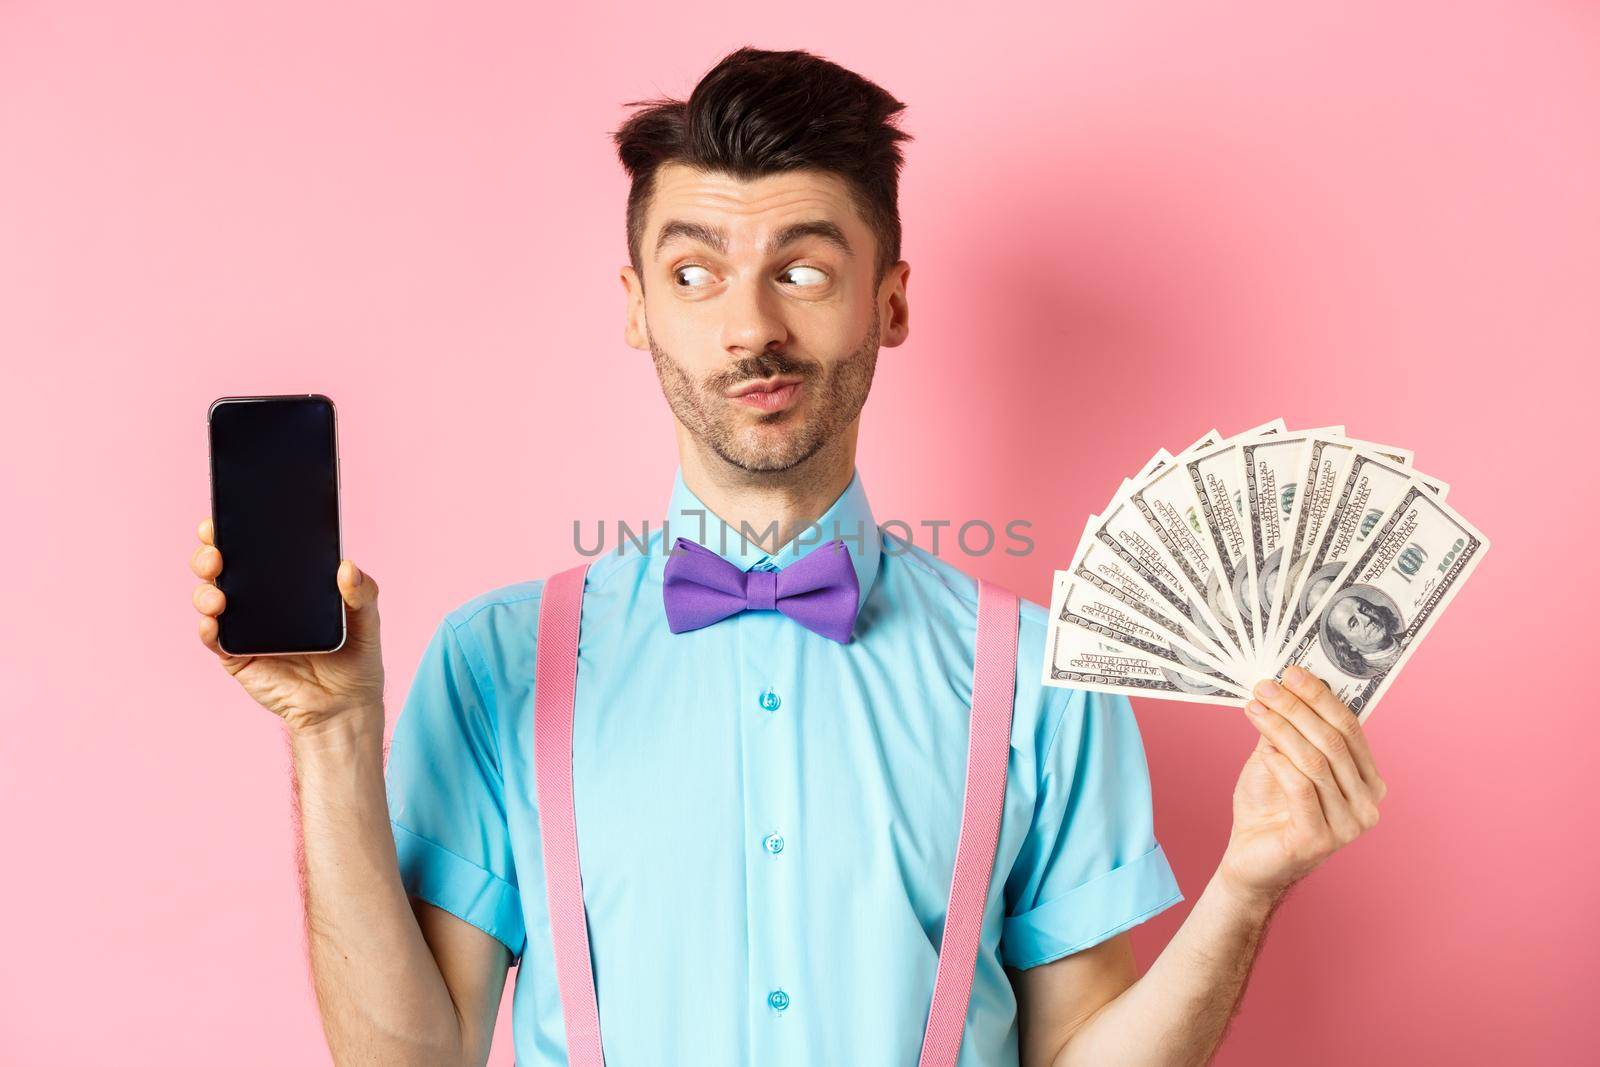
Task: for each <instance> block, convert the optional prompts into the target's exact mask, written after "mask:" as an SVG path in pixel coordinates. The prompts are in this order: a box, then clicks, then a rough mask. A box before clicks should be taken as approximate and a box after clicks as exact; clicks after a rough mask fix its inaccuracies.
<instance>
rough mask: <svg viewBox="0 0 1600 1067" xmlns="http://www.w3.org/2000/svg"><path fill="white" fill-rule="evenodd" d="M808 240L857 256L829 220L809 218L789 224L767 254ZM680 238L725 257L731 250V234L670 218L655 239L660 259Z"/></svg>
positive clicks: (773, 237)
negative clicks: (662, 251) (729, 239)
mask: <svg viewBox="0 0 1600 1067" xmlns="http://www.w3.org/2000/svg"><path fill="white" fill-rule="evenodd" d="M805 237H817V238H821V239H822V240H823V241H826V242H827V243H828V244H831V245H833V246H834V247H835V248H837V249H838V250H839V251H841V252H843V253H844V254H845V255H847V256H852V257H853V256H854V255H855V254H856V253H855V249H853V248H851V247H850V242H849V240H847V239H846V238H845V235H844V231H843V230H841V229H839V227H838V226H836V225H834V224H833V223H831V222H829V221H828V220H827V219H807V220H806V221H805V222H795V223H790V224H789V225H788V226H785V227H784V228H783V229H781V230H779V231H778V232H777V233H775V234H773V235H772V239H771V240H769V241H768V242H767V248H766V254H767V255H769V256H770V255H772V254H773V253H774V252H776V251H778V249H780V248H782V247H784V246H785V245H791V244H794V243H795V242H796V241H799V240H801V239H802V238H805ZM679 239H685V240H690V241H699V242H700V243H701V244H703V245H709V246H711V247H712V248H715V249H716V250H717V251H718V252H721V253H723V254H726V253H727V251H728V235H727V233H726V232H725V231H723V230H721V229H719V228H717V227H715V226H708V225H706V224H705V223H703V222H690V221H688V220H687V219H668V220H667V222H666V224H665V225H663V226H662V227H661V233H660V234H659V235H658V236H657V237H656V248H655V254H656V255H658V256H659V255H660V254H661V250H662V249H663V248H664V247H666V245H667V244H668V242H670V241H674V240H679Z"/></svg>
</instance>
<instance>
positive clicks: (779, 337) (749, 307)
mask: <svg viewBox="0 0 1600 1067" xmlns="http://www.w3.org/2000/svg"><path fill="white" fill-rule="evenodd" d="M777 299H778V298H777V294H775V293H772V292H770V291H769V290H768V289H767V287H766V286H765V285H763V284H761V282H760V280H759V279H755V278H748V277H741V278H739V279H737V280H736V281H734V282H733V284H732V285H731V286H730V287H729V289H728V291H727V293H726V294H725V296H724V298H723V300H722V306H723V316H724V317H723V320H722V347H723V351H725V352H727V353H729V354H730V355H732V356H735V357H738V358H744V357H747V356H757V355H760V354H761V353H763V352H765V351H767V349H769V348H773V347H777V348H780V349H781V348H782V347H783V346H785V345H786V344H787V343H788V340H789V331H788V328H787V327H786V326H785V325H784V322H783V317H782V316H781V315H780V314H779V311H778V306H777Z"/></svg>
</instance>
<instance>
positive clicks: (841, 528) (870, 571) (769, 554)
mask: <svg viewBox="0 0 1600 1067" xmlns="http://www.w3.org/2000/svg"><path fill="white" fill-rule="evenodd" d="M680 537H687V538H689V539H690V540H691V541H698V542H699V543H700V544H702V545H704V546H705V547H706V548H709V549H710V550H711V551H713V552H715V553H716V554H717V555H719V556H721V557H722V558H723V559H725V560H727V561H728V562H729V563H732V564H733V565H734V566H736V567H738V568H739V569H740V570H742V571H748V570H750V569H751V568H753V567H758V566H759V567H760V568H761V569H763V570H771V569H773V568H783V567H787V566H788V565H789V564H791V563H793V562H794V561H795V560H797V559H799V558H800V557H802V556H804V555H805V554H806V553H808V552H810V551H811V550H812V549H814V548H816V547H817V546H818V545H821V544H825V543H826V542H828V541H831V540H833V539H834V538H838V539H839V540H842V541H843V542H844V544H845V548H846V549H847V550H848V551H849V553H850V562H851V564H853V565H854V567H855V571H856V585H857V587H858V590H859V592H858V597H857V600H856V610H857V611H859V610H860V609H861V608H862V607H863V606H864V605H865V604H866V602H867V594H868V593H869V592H871V590H872V582H873V579H875V578H876V577H877V575H878V560H879V557H880V555H881V554H882V535H881V533H880V532H879V530H878V524H877V521H876V520H875V519H874V518H873V517H872V508H871V506H870V505H868V503H867V491H866V489H865V488H863V487H862V485H861V472H860V471H859V470H852V471H851V473H850V484H849V485H847V486H845V487H844V491H843V492H841V493H840V494H839V495H838V497H836V498H835V499H834V501H833V503H832V504H831V505H829V507H828V510H826V511H824V512H823V513H822V514H821V516H819V517H818V518H817V520H816V522H815V523H814V524H813V525H812V526H810V527H807V528H805V529H802V530H801V531H800V532H799V533H797V534H796V535H795V536H794V537H791V538H790V539H789V542H788V544H786V545H784V546H783V547H782V548H781V549H778V550H777V551H773V542H775V541H776V540H777V537H776V535H775V533H774V532H773V531H771V530H762V529H758V528H754V527H752V528H750V529H747V530H744V531H741V530H740V529H739V527H738V526H733V525H729V524H728V523H727V522H725V521H723V519H722V518H721V517H720V516H718V515H717V514H716V512H714V511H712V510H711V509H710V508H709V507H707V506H706V505H705V503H704V502H702V501H701V500H700V498H699V497H697V496H696V495H695V494H694V493H693V492H691V491H690V489H689V487H688V486H687V485H685V484H684V481H683V468H682V467H681V466H680V467H679V468H678V469H677V472H676V473H675V474H674V475H673V478H672V496H671V497H670V498H669V499H668V501H667V513H666V523H665V524H664V525H663V527H662V538H661V544H660V548H659V550H658V551H657V552H655V553H653V554H652V557H651V561H650V562H651V566H652V567H653V568H656V576H657V577H659V575H660V569H661V568H664V567H665V566H666V556H667V553H668V552H670V551H671V550H672V544H673V542H674V541H676V540H677V539H678V538H680Z"/></svg>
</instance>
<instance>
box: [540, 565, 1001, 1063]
mask: <svg viewBox="0 0 1600 1067" xmlns="http://www.w3.org/2000/svg"><path fill="white" fill-rule="evenodd" d="M587 571H588V564H581V565H579V566H577V567H573V568H571V569H569V570H565V571H562V572H561V573H559V574H556V575H552V576H551V577H550V578H549V579H547V580H546V582H545V585H544V592H543V596H542V598H541V600H540V604H539V635H538V650H537V653H536V656H535V666H534V670H535V681H534V712H533V746H534V773H535V775H536V776H537V778H538V781H537V783H536V786H537V790H536V791H537V795H538V802H539V833H540V835H541V837H542V839H543V842H544V875H545V894H546V899H547V900H548V902H549V906H550V935H551V938H552V940H553V941H554V944H555V959H556V984H557V987H558V989H559V991H560V994H561V1015H562V1018H563V1020H564V1021H565V1023H566V1028H567V1062H568V1063H569V1064H571V1065H572V1067H604V1064H605V1058H604V1056H603V1054H602V1053H601V1050H600V1011H599V1007H598V1005H597V1003H596V1000H595V989H594V970H593V966H592V964H591V960H590V953H589V927H588V919H587V917H586V915H585V914H584V907H583V882H582V879H581V877H580V875H579V865H578V832H577V819H576V815H575V813H574V810H573V806H572V712H573V703H574V701H573V697H574V695H575V693H576V690H577V678H578V621H579V618H580V614H581V611H582V606H583V582H584V576H585V574H586V573H587ZM1017 609H1018V602H1017V596H1016V594H1015V593H1012V592H1010V591H1009V590H1007V589H1004V588H1002V587H1001V586H997V585H994V584H993V583H990V582H985V581H982V580H981V579H980V580H979V582H978V639H977V650H976V657H975V665H974V668H973V676H972V714H971V728H970V732H969V736H968V740H967V781H966V791H965V794H964V796H963V800H962V808H961V829H960V832H959V835H958V836H957V838H956V862H955V873H954V875H953V876H952V878H951V881H950V901H949V905H948V908H947V909H946V913H945V922H944V934H943V936H942V937H941V939H940V943H939V966H938V971H937V973H936V974H935V976H934V982H933V1005H932V1007H931V1008H930V1010H929V1012H928V1025H927V1029H926V1030H925V1031H924V1033H923V1037H922V1056H921V1059H920V1060H919V1061H918V1062H919V1067H953V1065H954V1064H955V1062H956V1056H957V1055H958V1054H959V1053H960V1051H961V1037H962V1032H963V1030H964V1029H965V1027H966V1023H967V1004H968V1001H969V999H970V997H971V994H972V975H973V968H974V966H975V964H976V961H977V955H978V943H979V941H980V939H981V936H982V933H983V916H984V910H985V908H986V906H987V902H988V898H989V881H990V876H991V874H992V873H993V871H994V856H995V849H996V846H997V845H998V843H999V839H1000V815H1001V811H1002V809H1003V808H1004V805H1005V793H1006V764H1007V761H1008V759H1009V758H1010V750H1011V708H1012V703H1013V701H1014V699H1015V695H1016V681H1017V656H1016V650H1017Z"/></svg>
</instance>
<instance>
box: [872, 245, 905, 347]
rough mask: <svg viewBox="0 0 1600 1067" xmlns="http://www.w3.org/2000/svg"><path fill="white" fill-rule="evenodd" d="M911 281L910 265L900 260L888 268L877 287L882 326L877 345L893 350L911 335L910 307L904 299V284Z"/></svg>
mask: <svg viewBox="0 0 1600 1067" xmlns="http://www.w3.org/2000/svg"><path fill="white" fill-rule="evenodd" d="M910 279H911V264H910V263H907V262H906V261H905V260H903V259H902V260H900V261H899V262H898V263H896V264H895V265H894V266H892V267H890V268H889V270H888V273H886V274H885V275H884V276H883V284H882V285H880V286H879V287H878V306H879V307H880V308H882V309H883V326H882V329H881V332H880V333H879V335H878V344H879V345H880V346H881V347H883V348H894V347H895V346H897V345H900V344H904V343H905V340H906V338H907V337H908V336H909V335H910V333H911V305H910V303H909V301H908V300H907V298H906V284H907V283H908V282H909V281H910Z"/></svg>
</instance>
